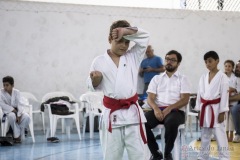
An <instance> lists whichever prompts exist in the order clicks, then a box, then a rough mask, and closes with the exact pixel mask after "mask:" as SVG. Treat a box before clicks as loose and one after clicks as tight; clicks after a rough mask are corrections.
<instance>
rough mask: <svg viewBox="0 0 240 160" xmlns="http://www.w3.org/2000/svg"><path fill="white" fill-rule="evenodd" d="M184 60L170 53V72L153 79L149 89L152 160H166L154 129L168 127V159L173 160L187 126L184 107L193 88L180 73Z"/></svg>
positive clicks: (148, 121) (166, 157) (149, 129)
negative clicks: (177, 141)
mask: <svg viewBox="0 0 240 160" xmlns="http://www.w3.org/2000/svg"><path fill="white" fill-rule="evenodd" d="M181 60H182V56H181V54H180V53H178V52H177V51H174V50H172V51H170V52H168V53H167V54H166V56H165V69H166V71H165V72H164V73H162V74H160V75H156V76H155V77H153V79H152V80H151V82H150V84H149V86H148V90H147V93H148V99H147V102H148V104H149V106H150V107H151V108H152V109H153V110H152V111H149V112H146V113H145V116H146V119H147V123H146V133H147V140H148V147H149V149H150V151H151V153H152V157H151V160H161V159H162V158H163V155H162V153H161V152H160V151H159V150H158V149H159V148H158V144H157V142H156V139H155V137H154V135H153V132H152V129H153V128H155V127H156V126H157V125H158V124H164V127H165V143H166V145H165V151H164V159H165V160H172V159H173V158H172V154H171V151H172V149H173V146H174V142H175V139H176V137H177V134H178V126H179V125H180V124H183V123H184V122H185V112H184V111H185V109H184V107H185V106H186V105H187V104H188V100H189V96H190V85H189V81H188V79H187V78H186V77H185V76H184V75H182V74H180V73H179V72H178V71H177V69H178V66H179V65H180V63H181Z"/></svg>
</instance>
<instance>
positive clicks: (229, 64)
mask: <svg viewBox="0 0 240 160" xmlns="http://www.w3.org/2000/svg"><path fill="white" fill-rule="evenodd" d="M234 65H235V64H234V62H233V61H232V60H226V61H225V62H224V69H225V74H226V75H227V76H228V78H229V86H230V89H229V95H230V96H233V95H235V94H236V93H237V78H236V76H235V75H234V72H233V69H234ZM236 104H237V102H231V103H230V104H229V108H231V107H232V106H234V105H236ZM233 131H234V124H233V119H232V113H231V112H230V110H229V112H228V114H226V134H227V137H228V142H232V140H233Z"/></svg>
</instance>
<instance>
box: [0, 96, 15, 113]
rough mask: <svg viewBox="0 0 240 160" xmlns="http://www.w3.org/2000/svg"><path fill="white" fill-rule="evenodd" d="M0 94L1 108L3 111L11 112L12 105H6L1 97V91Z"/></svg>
mask: <svg viewBox="0 0 240 160" xmlns="http://www.w3.org/2000/svg"><path fill="white" fill-rule="evenodd" d="M0 94H1V95H0V107H1V108H2V110H3V113H10V112H12V111H13V109H14V108H13V107H12V106H10V105H8V104H7V103H6V102H5V101H4V98H3V96H4V95H3V94H2V93H0Z"/></svg>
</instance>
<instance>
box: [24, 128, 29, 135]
mask: <svg viewBox="0 0 240 160" xmlns="http://www.w3.org/2000/svg"><path fill="white" fill-rule="evenodd" d="M24 134H25V137H27V135H28V129H27V128H25V131H24Z"/></svg>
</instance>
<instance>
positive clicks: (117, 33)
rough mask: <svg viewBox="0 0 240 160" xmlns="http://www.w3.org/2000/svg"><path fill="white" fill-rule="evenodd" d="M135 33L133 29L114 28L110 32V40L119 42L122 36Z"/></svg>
mask: <svg viewBox="0 0 240 160" xmlns="http://www.w3.org/2000/svg"><path fill="white" fill-rule="evenodd" d="M137 31H138V30H137V28H135V27H126V28H115V29H113V30H112V38H113V40H116V41H120V40H121V39H122V38H123V37H124V36H127V35H132V34H135V33H137Z"/></svg>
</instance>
